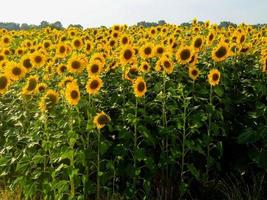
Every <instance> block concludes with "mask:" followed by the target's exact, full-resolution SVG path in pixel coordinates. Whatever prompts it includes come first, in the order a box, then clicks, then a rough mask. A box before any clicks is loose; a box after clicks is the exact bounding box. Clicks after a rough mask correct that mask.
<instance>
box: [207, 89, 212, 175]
mask: <svg viewBox="0 0 267 200" xmlns="http://www.w3.org/2000/svg"><path fill="white" fill-rule="evenodd" d="M209 105H210V109H211V106H212V86H210V96H209ZM211 117H212V114H211V111H210V110H209V113H208V140H210V132H211ZM209 164H210V141H209V142H208V147H207V166H206V175H207V179H209Z"/></svg>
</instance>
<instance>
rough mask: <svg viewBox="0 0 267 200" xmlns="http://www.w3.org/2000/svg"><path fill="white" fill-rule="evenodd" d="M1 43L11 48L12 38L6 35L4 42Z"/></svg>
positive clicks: (3, 38)
mask: <svg viewBox="0 0 267 200" xmlns="http://www.w3.org/2000/svg"><path fill="white" fill-rule="evenodd" d="M1 42H2V45H3V46H9V45H10V43H11V37H9V36H7V35H5V36H3V37H2V41H1Z"/></svg>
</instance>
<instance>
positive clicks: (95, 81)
mask: <svg viewBox="0 0 267 200" xmlns="http://www.w3.org/2000/svg"><path fill="white" fill-rule="evenodd" d="M102 86H103V81H102V80H101V78H99V77H98V76H93V77H91V78H90V79H89V80H88V81H87V84H86V91H87V92H88V94H90V95H95V94H97V93H98V91H99V90H100V89H101V87H102Z"/></svg>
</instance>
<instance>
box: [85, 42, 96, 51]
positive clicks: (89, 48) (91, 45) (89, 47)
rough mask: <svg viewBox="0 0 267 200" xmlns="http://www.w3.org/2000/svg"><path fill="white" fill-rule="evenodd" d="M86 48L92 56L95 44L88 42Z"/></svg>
mask: <svg viewBox="0 0 267 200" xmlns="http://www.w3.org/2000/svg"><path fill="white" fill-rule="evenodd" d="M84 48H85V52H86V53H87V54H90V53H91V52H92V50H93V49H94V46H93V43H92V42H90V41H87V42H86V44H85V47H84Z"/></svg>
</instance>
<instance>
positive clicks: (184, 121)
mask: <svg viewBox="0 0 267 200" xmlns="http://www.w3.org/2000/svg"><path fill="white" fill-rule="evenodd" d="M183 98H184V97H183ZM185 101H186V100H185V98H184V99H183V107H184V111H183V133H182V160H181V183H183V182H184V177H183V173H184V159H185V139H186V113H187V105H186V102H185Z"/></svg>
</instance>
